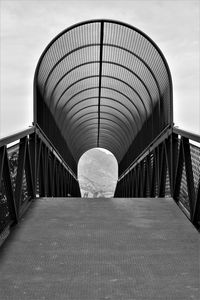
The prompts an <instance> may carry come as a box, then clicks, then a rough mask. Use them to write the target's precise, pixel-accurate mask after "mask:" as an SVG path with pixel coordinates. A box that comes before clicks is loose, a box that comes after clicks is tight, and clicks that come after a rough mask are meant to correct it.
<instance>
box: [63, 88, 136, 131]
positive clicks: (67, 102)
mask: <svg viewBox="0 0 200 300" xmlns="http://www.w3.org/2000/svg"><path fill="white" fill-rule="evenodd" d="M98 88H99V87H88V88H87V89H84V90H81V91H79V92H78V93H76V94H75V95H72V96H71V97H70V99H69V100H68V101H66V102H65V104H64V106H63V107H62V111H63V110H64V108H65V106H66V105H67V104H69V102H70V101H72V100H73V99H74V98H75V97H76V96H77V95H80V94H81V93H83V92H86V91H89V90H94V89H98ZM102 89H108V90H111V91H115V92H116V93H119V94H120V95H122V96H123V97H125V98H126V99H127V100H128V101H129V102H130V103H131V104H132V105H133V106H134V108H135V109H136V111H137V114H138V116H139V118H140V119H141V115H140V113H139V110H138V108H137V107H136V105H135V103H133V102H132V101H131V99H130V98H129V97H127V96H126V95H125V94H123V93H122V92H120V91H118V90H115V89H113V88H109V87H103V86H102ZM88 98H90V97H88ZM91 98H94V97H91ZM101 98H105V97H101ZM107 98H110V97H107ZM110 99H112V98H110ZM81 101H82V100H81ZM116 102H117V100H116ZM78 103H80V102H78ZM127 109H128V108H127ZM65 118H66V115H65ZM133 119H134V120H135V117H133ZM64 121H65V119H64V120H63V124H62V126H64ZM135 122H136V121H135Z"/></svg>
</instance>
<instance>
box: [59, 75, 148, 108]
mask: <svg viewBox="0 0 200 300" xmlns="http://www.w3.org/2000/svg"><path fill="white" fill-rule="evenodd" d="M98 77H99V75H92V76H87V77H83V78H81V79H79V80H77V81H75V82H73V83H72V84H71V85H69V86H68V87H67V88H66V89H65V90H64V91H63V93H62V94H61V96H60V97H59V98H58V101H57V102H56V106H55V111H56V108H57V106H58V102H59V101H60V99H61V98H62V96H63V95H64V94H65V92H66V91H67V90H69V89H70V88H71V87H72V86H74V85H76V84H77V83H79V82H80V81H84V80H87V79H90V78H98ZM102 78H110V79H113V80H117V81H119V82H121V83H123V84H125V85H126V86H128V87H129V88H130V89H131V90H132V91H133V92H134V93H136V95H137V96H138V98H139V99H140V100H141V102H142V98H141V96H140V95H139V94H138V92H137V91H136V89H134V87H132V86H131V85H130V84H128V83H127V82H125V81H124V80H122V79H120V78H117V77H115V76H104V75H102ZM93 88H94V89H95V88H99V87H90V89H93ZM102 88H103V87H102ZM87 90H88V89H87ZM83 91H85V90H81V91H79V92H78V93H77V94H80V93H81V92H83ZM77 94H76V95H77ZM73 98H74V96H73V95H72V96H71V97H70V99H69V100H68V101H67V102H65V104H64V106H63V107H62V110H61V111H60V112H59V113H60V114H62V111H63V109H64V108H65V106H66V105H67V104H68V103H69V102H70V100H72V99H73ZM104 98H105V97H104ZM149 98H150V100H151V107H152V111H153V103H152V98H151V95H150V97H149ZM127 99H128V100H129V101H130V103H131V104H132V105H133V106H134V107H135V108H136V110H137V111H138V109H137V107H136V106H135V104H134V103H133V102H132V101H131V100H130V99H129V98H127Z"/></svg>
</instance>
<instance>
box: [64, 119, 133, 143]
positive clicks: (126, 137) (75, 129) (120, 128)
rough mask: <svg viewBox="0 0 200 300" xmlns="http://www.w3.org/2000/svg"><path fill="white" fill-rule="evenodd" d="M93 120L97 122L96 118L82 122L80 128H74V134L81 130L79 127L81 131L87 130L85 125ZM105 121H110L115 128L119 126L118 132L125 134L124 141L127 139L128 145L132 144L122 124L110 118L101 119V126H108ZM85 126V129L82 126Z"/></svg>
mask: <svg viewBox="0 0 200 300" xmlns="http://www.w3.org/2000/svg"><path fill="white" fill-rule="evenodd" d="M92 120H96V121H97V119H96V118H89V119H86V120H84V121H82V122H81V124H79V125H78V126H76V127H75V128H73V132H74V133H76V131H78V130H79V127H80V130H81V128H83V129H84V128H86V127H87V125H85V123H86V122H89V121H92ZM104 121H108V122H110V123H113V124H114V125H115V126H117V127H118V130H121V131H122V132H123V134H122V136H123V138H124V139H126V141H128V143H127V144H130V142H131V140H130V139H128V138H129V136H127V135H126V132H125V131H124V128H123V127H121V126H120V124H118V123H117V122H115V121H113V120H111V119H108V118H101V124H102V125H104V124H105V125H106V124H107V123H104ZM83 124H84V127H83V126H82V125H83ZM93 124H94V123H93ZM73 125H74V124H73ZM81 126H82V127H81ZM68 137H70V135H68Z"/></svg>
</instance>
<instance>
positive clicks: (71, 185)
mask: <svg viewBox="0 0 200 300" xmlns="http://www.w3.org/2000/svg"><path fill="white" fill-rule="evenodd" d="M195 143H196V145H195ZM11 144H12V146H11ZM199 145H200V136H198V135H194V134H191V133H187V132H185V131H182V130H178V129H176V128H173V129H172V128H168V129H166V130H165V131H164V132H163V133H162V134H161V135H160V136H159V137H158V138H157V139H156V140H155V141H154V142H153V143H152V144H151V145H150V146H149V147H148V148H147V149H145V151H143V153H141V155H140V156H139V157H138V158H137V159H136V160H135V161H134V162H133V163H132V164H131V166H130V167H129V168H128V169H127V170H126V171H125V172H124V173H123V174H122V175H121V177H120V178H119V179H118V183H117V186H116V190H115V195H114V196H115V197H173V198H174V200H175V201H176V203H177V204H178V205H179V206H180V208H181V209H182V210H183V211H184V213H185V214H186V215H187V217H188V218H189V219H190V221H191V222H192V223H193V224H194V226H195V227H196V228H198V229H199V228H200V147H199ZM129 161H131V159H130V158H129ZM68 196H72V197H80V196H81V195H80V188H79V183H78V180H77V177H76V175H75V174H74V173H73V172H72V171H71V169H70V168H69V167H68V165H67V164H66V163H65V162H64V161H63V159H62V157H60V155H59V153H58V151H57V150H56V149H55V148H54V146H53V145H52V144H51V143H50V141H49V140H48V139H47V138H46V136H45V135H44V133H43V132H41V130H40V129H39V128H35V127H33V128H30V129H28V130H25V131H23V132H20V133H18V134H15V135H12V136H10V137H6V138H3V139H1V140H0V244H1V240H2V239H4V235H5V236H6V234H7V233H6V232H7V231H6V230H7V229H8V230H9V228H10V226H11V225H12V224H14V223H17V222H18V220H19V219H20V218H21V216H22V215H23V213H24V212H25V211H26V209H27V208H28V207H29V204H30V203H31V200H33V199H35V198H36V197H68Z"/></svg>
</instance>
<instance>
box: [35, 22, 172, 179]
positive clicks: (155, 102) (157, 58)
mask: <svg viewBox="0 0 200 300" xmlns="http://www.w3.org/2000/svg"><path fill="white" fill-rule="evenodd" d="M70 55H71V56H70ZM84 55H85V56H84ZM114 55H116V58H115V57H114ZM132 62H134V64H132ZM66 63H67V64H68V63H69V65H66ZM64 79H65V80H64ZM86 79H87V80H86ZM94 89H96V90H95V91H96V92H95V94H94ZM68 91H69V92H68ZM76 91H77V92H76ZM83 91H84V92H83ZM70 93H71V94H70ZM84 93H85V95H84ZM172 94H173V93H172V79H171V74H170V70H169V67H168V64H167V62H166V59H165V57H164V55H163V53H162V52H161V50H160V49H159V47H158V46H157V45H156V44H155V43H154V42H153V41H152V40H151V39H150V38H149V37H148V36H147V35H146V34H145V33H143V32H142V31H140V30H139V29H137V28H135V27H133V26H131V25H129V24H126V23H123V22H120V21H114V20H106V19H102V20H89V21H86V22H82V23H78V24H75V25H73V26H71V27H70V28H67V29H66V30H64V31H63V32H61V33H60V34H59V35H57V36H56V37H55V38H54V39H53V40H52V41H51V42H50V43H49V45H48V46H47V47H46V49H45V50H44V52H43V53H42V55H41V57H40V59H39V62H38V64H37V67H36V71H35V76H34V122H35V124H36V125H37V126H38V127H40V128H41V129H42V130H43V132H44V133H45V134H46V135H47V137H48V138H49V139H50V141H51V142H52V143H53V144H55V143H56V145H55V146H56V148H57V149H58V150H59V151H60V154H61V155H62V156H63V159H64V160H65V161H66V163H68V164H69V166H71V167H72V169H73V171H74V172H75V173H76V170H75V169H74V164H73V166H72V163H71V162H73V161H74V160H73V157H74V158H76V163H77V157H78V156H79V155H80V153H82V152H83V151H85V149H86V148H88V149H89V148H90V147H93V146H94V144H93V142H94V141H93V140H94V137H95V135H96V146H100V145H102V143H103V145H106V147H109V148H111V149H115V150H114V151H115V155H116V157H117V158H118V162H119V164H120V166H119V169H120V172H123V170H125V169H126V168H127V167H128V165H130V164H131V162H132V161H133V160H134V159H135V158H136V157H137V155H139V151H141V150H142V151H143V150H144V149H145V148H146V147H147V146H148V145H149V144H150V143H151V142H153V140H154V139H155V138H156V137H157V135H159V134H160V133H161V132H162V131H163V130H164V129H165V128H167V127H169V126H172V125H173V99H172V98H173V97H172ZM92 98H93V99H94V98H95V99H96V100H97V101H96V100H95V101H96V103H95V102H94V103H95V104H96V105H93V106H95V107H96V109H97V111H96V112H92V111H90V110H91V109H92V105H90V106H89V105H88V104H89V99H92ZM86 100H88V101H86ZM60 101H61V102H60ZM73 102H74V103H73ZM91 103H93V102H92V100H91ZM52 104H53V106H52ZM67 104H69V108H68V106H67ZM80 106H82V107H81V109H79V110H78V111H76V113H75V114H73V115H72V116H70V115H69V113H70V114H71V113H72V112H74V111H75V109H76V107H77V108H78V107H80ZM120 108H122V109H120ZM88 110H89V111H88ZM104 110H105V111H104ZM119 116H120V117H119ZM87 121H88V122H87ZM90 121H91V122H92V123H90ZM95 121H96V122H95ZM105 124H107V125H105ZM95 126H96V128H95ZM108 127H109V128H110V129H109V130H107V131H105V132H106V134H105V132H104V133H103V131H104V130H105V128H108ZM90 128H93V129H94V130H92V131H93V134H94V137H92V138H91V139H89V140H87V142H88V145H85V143H84V145H83V144H82V141H84V137H85V138H88V137H89V132H90ZM88 130H89V131H88ZM109 140H110V141H111V140H112V144H111V145H110V144H109V143H110V142H109ZM70 143H71V144H70ZM119 143H120V145H121V146H119ZM109 145H110V146H109ZM66 147H67V148H68V149H67V151H65V148H66ZM102 147H103V146H102ZM137 149H138V151H137ZM133 150H134V151H133ZM72 152H73V153H72ZM131 153H132V157H131V155H130V154H131Z"/></svg>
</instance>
